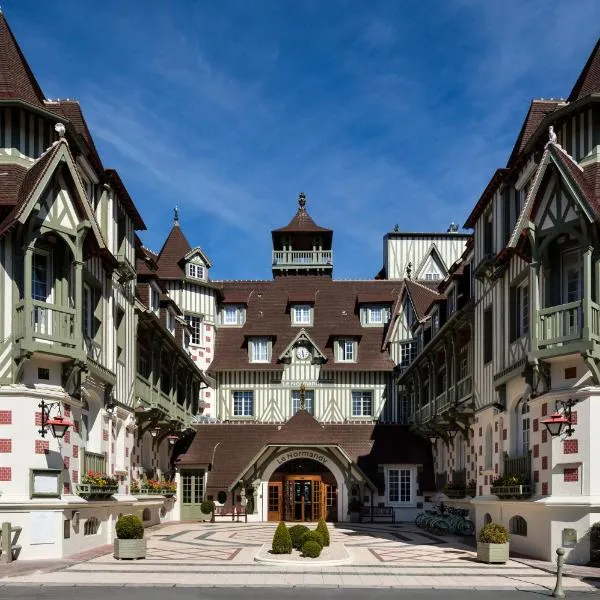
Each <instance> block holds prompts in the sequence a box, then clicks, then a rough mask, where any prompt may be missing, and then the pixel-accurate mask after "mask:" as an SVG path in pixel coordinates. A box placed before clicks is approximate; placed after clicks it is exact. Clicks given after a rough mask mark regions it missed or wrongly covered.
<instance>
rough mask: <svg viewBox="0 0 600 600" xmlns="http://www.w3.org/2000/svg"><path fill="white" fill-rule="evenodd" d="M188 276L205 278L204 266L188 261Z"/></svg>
mask: <svg viewBox="0 0 600 600" xmlns="http://www.w3.org/2000/svg"><path fill="white" fill-rule="evenodd" d="M188 277H191V278H193V279H206V267H205V266H204V265H199V264H196V263H189V264H188Z"/></svg>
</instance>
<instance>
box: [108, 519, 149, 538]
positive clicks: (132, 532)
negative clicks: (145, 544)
mask: <svg viewBox="0 0 600 600" xmlns="http://www.w3.org/2000/svg"><path fill="white" fill-rule="evenodd" d="M115 533H116V534H117V537H118V538H119V539H120V540H141V539H143V537H144V524H143V523H142V520H141V519H140V518H139V517H138V516H136V515H123V516H122V517H119V520H118V521H117V524H116V525H115Z"/></svg>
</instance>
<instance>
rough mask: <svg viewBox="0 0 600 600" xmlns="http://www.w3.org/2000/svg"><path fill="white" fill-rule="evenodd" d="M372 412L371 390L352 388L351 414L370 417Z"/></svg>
mask: <svg viewBox="0 0 600 600" xmlns="http://www.w3.org/2000/svg"><path fill="white" fill-rule="evenodd" d="M372 414H373V392H372V391H371V390H354V391H353V392H352V416H353V417H370V416H371V415H372Z"/></svg>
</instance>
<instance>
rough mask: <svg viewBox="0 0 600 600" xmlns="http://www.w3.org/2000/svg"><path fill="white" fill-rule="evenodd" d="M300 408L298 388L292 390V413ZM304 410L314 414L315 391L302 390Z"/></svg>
mask: <svg viewBox="0 0 600 600" xmlns="http://www.w3.org/2000/svg"><path fill="white" fill-rule="evenodd" d="M299 410H300V390H293V391H292V414H293V415H295V414H296V413H297V412H298V411H299ZM304 410H305V411H306V412H307V413H310V414H311V415H314V414H315V413H314V410H315V392H314V391H313V390H305V392H304Z"/></svg>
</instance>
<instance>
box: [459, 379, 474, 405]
mask: <svg viewBox="0 0 600 600" xmlns="http://www.w3.org/2000/svg"><path fill="white" fill-rule="evenodd" d="M472 393H473V376H472V375H467V376H466V377H463V378H462V379H460V380H459V381H458V382H457V383H456V400H457V402H460V401H461V400H464V399H465V398H466V397H467V396H470V395H471V394H472Z"/></svg>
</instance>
